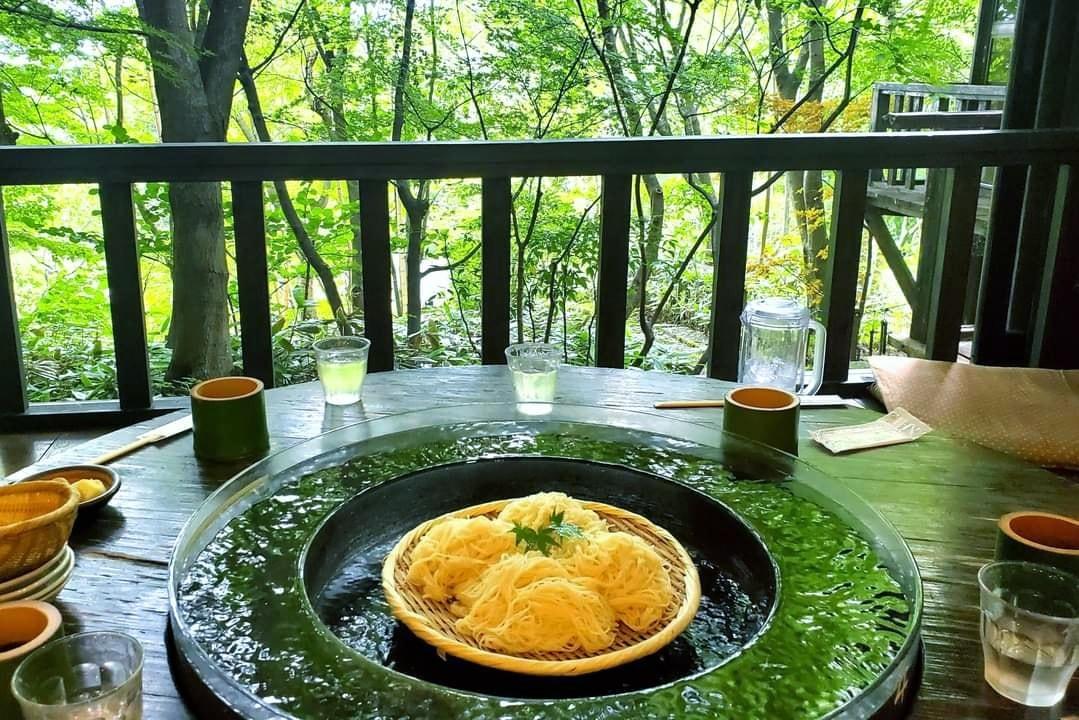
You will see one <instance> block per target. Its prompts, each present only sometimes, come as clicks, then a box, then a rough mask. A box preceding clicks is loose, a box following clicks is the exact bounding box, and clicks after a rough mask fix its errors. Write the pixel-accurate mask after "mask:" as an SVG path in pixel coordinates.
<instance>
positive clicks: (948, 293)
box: [925, 168, 981, 362]
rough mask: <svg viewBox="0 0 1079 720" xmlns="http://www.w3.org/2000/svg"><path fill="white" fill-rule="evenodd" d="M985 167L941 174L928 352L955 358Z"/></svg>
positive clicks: (932, 357)
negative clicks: (941, 201) (939, 213)
mask: <svg viewBox="0 0 1079 720" xmlns="http://www.w3.org/2000/svg"><path fill="white" fill-rule="evenodd" d="M980 180H981V168H961V169H958V170H946V171H944V173H943V175H942V176H941V177H940V186H941V187H940V188H939V190H940V193H941V195H942V196H943V198H944V202H943V204H942V206H941V217H940V220H939V222H938V223H937V224H936V227H937V228H938V230H939V232H940V235H939V236H938V237H937V238H935V239H934V240H935V242H934V245H935V246H936V260H935V263H934V267H933V278H932V283H931V285H932V293H931V294H930V298H929V312H928V318H927V335H926V341H925V343H926V345H925V356H926V357H927V358H929V359H930V360H948V361H953V362H954V361H955V359H956V357H957V355H958V354H959V331H960V327H961V326H962V324H963V306H964V305H965V302H966V296H967V277H968V275H969V272H968V269H969V267H970V256H971V247H972V245H973V242H974V218H975V216H976V214H977V212H978V192H979V188H980Z"/></svg>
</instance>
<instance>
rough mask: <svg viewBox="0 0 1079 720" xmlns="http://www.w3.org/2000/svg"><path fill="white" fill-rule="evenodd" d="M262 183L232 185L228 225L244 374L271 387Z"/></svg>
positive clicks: (268, 301) (271, 351) (270, 351)
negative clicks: (231, 236) (232, 238)
mask: <svg viewBox="0 0 1079 720" xmlns="http://www.w3.org/2000/svg"><path fill="white" fill-rule="evenodd" d="M264 213H265V210H264V208H263V197H262V183H261V182H256V181H250V180H245V181H240V182H234V183H232V225H233V233H234V234H235V236H236V286H237V288H236V289H237V294H238V295H239V300H240V341H241V343H240V347H241V351H242V352H243V363H244V374H245V375H249V376H251V377H256V378H258V379H259V380H261V381H262V382H263V383H264V384H265V385H266V387H267V388H272V387H273V386H274V368H273V332H272V329H271V322H272V319H271V317H270V287H269V283H270V281H269V269H268V268H267V263H266V222H265V215H264Z"/></svg>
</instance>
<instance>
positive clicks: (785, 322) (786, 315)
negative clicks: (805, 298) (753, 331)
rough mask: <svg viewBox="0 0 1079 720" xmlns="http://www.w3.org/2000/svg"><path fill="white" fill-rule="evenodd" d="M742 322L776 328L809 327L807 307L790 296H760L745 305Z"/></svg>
mask: <svg viewBox="0 0 1079 720" xmlns="http://www.w3.org/2000/svg"><path fill="white" fill-rule="evenodd" d="M742 322H743V323H745V324H747V325H766V326H769V327H776V328H805V327H809V308H807V307H806V306H805V304H804V303H802V302H800V301H798V300H794V299H792V298H782V297H769V298H761V299H759V300H754V301H752V302H751V303H749V304H748V305H746V309H745V310H744V311H743V312H742Z"/></svg>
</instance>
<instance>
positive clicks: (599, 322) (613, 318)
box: [596, 175, 632, 368]
mask: <svg viewBox="0 0 1079 720" xmlns="http://www.w3.org/2000/svg"><path fill="white" fill-rule="evenodd" d="M631 185H632V183H631V177H630V176H629V175H605V176H604V177H603V187H602V190H601V192H602V200H601V201H600V241H599V286H598V287H597V288H596V365H597V366H598V367H613V368H620V367H624V366H625V362H626V292H627V285H628V275H629V204H630V195H631Z"/></svg>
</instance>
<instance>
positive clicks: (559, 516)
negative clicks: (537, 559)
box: [510, 511, 584, 555]
mask: <svg viewBox="0 0 1079 720" xmlns="http://www.w3.org/2000/svg"><path fill="white" fill-rule="evenodd" d="M565 515H566V513H565V512H564V511H563V512H552V513H551V518H550V520H549V521H548V523H547V524H546V525H544V526H543V527H540V528H530V527H526V526H524V525H521V524H520V523H513V529H512V530H510V532H512V533H513V537H514V538H516V540H517V542H516V544H517V545H524V549H525V552H529V551H535V552H539V553H542V554H543V555H550V554H551V550H552V549H554V548H559V547H562V541H563V540H572V539H579V538H583V537H584V533H583V532H581V528H579V527H577V526H576V525H574V524H573V523H570V522H566V521H565Z"/></svg>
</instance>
